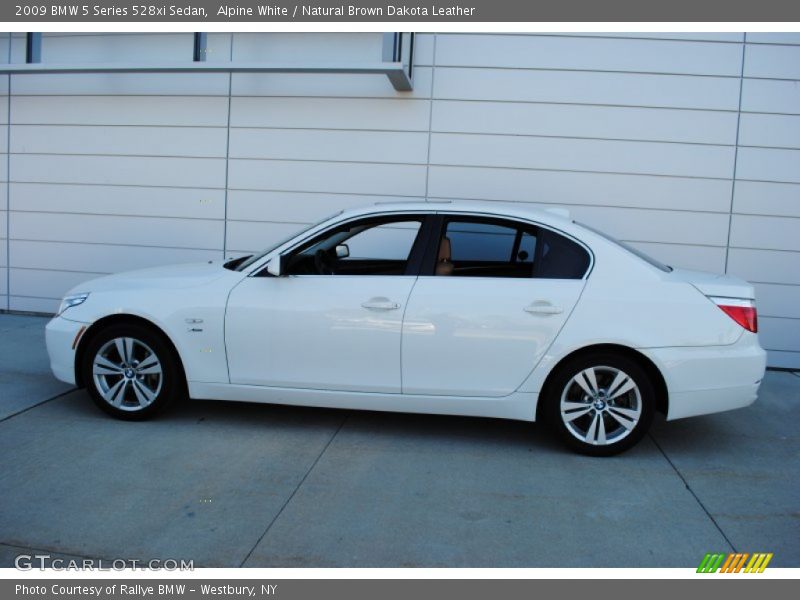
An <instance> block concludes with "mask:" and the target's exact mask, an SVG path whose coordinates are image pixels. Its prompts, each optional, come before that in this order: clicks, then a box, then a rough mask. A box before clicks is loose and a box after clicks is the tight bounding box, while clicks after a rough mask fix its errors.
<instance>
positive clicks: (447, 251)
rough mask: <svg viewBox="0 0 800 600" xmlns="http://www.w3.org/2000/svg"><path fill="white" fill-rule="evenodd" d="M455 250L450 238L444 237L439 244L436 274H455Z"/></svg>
mask: <svg viewBox="0 0 800 600" xmlns="http://www.w3.org/2000/svg"><path fill="white" fill-rule="evenodd" d="M452 257H453V252H452V247H451V245H450V238H449V237H443V238H442V241H441V243H440V244H439V256H438V258H437V259H436V274H437V275H452V274H453V261H452Z"/></svg>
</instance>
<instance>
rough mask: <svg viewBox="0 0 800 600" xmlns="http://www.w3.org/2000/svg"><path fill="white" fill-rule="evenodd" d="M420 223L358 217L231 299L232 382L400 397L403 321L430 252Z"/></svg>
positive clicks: (247, 282) (408, 217)
mask: <svg viewBox="0 0 800 600" xmlns="http://www.w3.org/2000/svg"><path fill="white" fill-rule="evenodd" d="M425 222H426V217H425V216H424V215H419V214H397V215H392V216H381V217H377V218H376V217H369V218H357V219H354V220H350V221H348V222H346V223H344V224H339V225H334V226H333V227H332V228H330V229H328V230H327V231H325V232H323V233H321V234H319V235H317V236H315V237H313V238H312V239H311V240H309V241H307V242H304V243H302V244H301V245H300V246H298V247H296V248H294V249H292V250H290V251H288V252H286V253H284V255H283V256H282V265H283V267H282V269H283V273H282V274H281V276H280V277H274V276H271V275H268V274H267V272H266V270H263V271H262V272H260V273H258V274H255V275H254V276H250V277H247V278H245V279H244V280H243V281H242V282H241V283H240V284H239V285H238V286H236V287H235V288H234V289H233V291H232V292H231V295H230V298H229V300H228V308H227V315H226V331H225V339H226V346H227V352H228V366H229V372H230V381H231V383H234V384H247V385H258V386H270V387H281V388H302V389H314V390H340V391H355V392H385V393H399V392H400V387H401V386H400V343H401V328H402V318H403V312H404V311H405V309H406V303H407V300H408V297H409V294H410V292H411V289H412V287H413V285H414V281H415V280H416V274H417V270H418V267H419V262H420V260H421V256H422V253H424V246H425V244H424V241H423V235H424V234H423V232H425V231H427V229H426V228H425V227H423V224H424V223H425Z"/></svg>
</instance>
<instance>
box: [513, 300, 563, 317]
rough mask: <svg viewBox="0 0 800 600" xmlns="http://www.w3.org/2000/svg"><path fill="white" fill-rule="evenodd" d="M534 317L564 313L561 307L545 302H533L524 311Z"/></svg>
mask: <svg viewBox="0 0 800 600" xmlns="http://www.w3.org/2000/svg"><path fill="white" fill-rule="evenodd" d="M523 310H524V311H525V312H527V313H531V314H532V315H558V314H561V313H562V312H564V311H563V310H562V308H561V307H560V306H556V305H554V304H551V303H550V302H547V301H545V300H537V301H536V302H532V303H531V304H529V305H528V306H526V307H525V308H524V309H523Z"/></svg>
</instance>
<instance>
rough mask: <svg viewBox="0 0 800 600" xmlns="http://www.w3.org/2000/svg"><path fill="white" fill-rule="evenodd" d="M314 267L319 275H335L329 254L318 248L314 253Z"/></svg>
mask: <svg viewBox="0 0 800 600" xmlns="http://www.w3.org/2000/svg"><path fill="white" fill-rule="evenodd" d="M314 266H315V267H316V268H317V273H318V274H320V275H335V272H334V270H333V265H332V264H331V259H330V254H329V253H328V251H327V250H324V249H322V248H320V249H319V250H317V251H316V252H315V253H314Z"/></svg>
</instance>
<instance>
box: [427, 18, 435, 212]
mask: <svg viewBox="0 0 800 600" xmlns="http://www.w3.org/2000/svg"><path fill="white" fill-rule="evenodd" d="M437 35H438V34H437V33H434V34H433V56H432V58H431V63H432V65H431V89H430V98H429V100H428V101H429V105H428V149H427V154H426V157H425V202H427V201H428V184H429V181H430V175H431V135H432V131H433V84H434V81H435V79H436V36H437Z"/></svg>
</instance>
